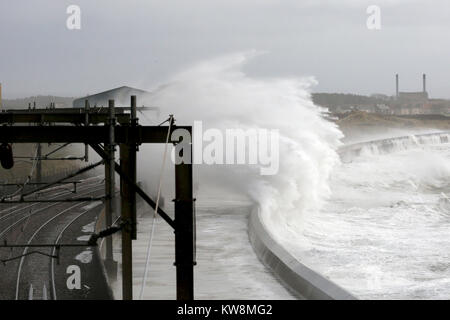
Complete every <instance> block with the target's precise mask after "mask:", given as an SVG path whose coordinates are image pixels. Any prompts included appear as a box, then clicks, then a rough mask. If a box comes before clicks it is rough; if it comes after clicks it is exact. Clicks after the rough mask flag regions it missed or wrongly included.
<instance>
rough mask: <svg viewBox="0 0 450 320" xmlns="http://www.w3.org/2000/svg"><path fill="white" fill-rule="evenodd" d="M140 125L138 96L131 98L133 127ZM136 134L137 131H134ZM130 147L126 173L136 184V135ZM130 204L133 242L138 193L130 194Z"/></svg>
mask: <svg viewBox="0 0 450 320" xmlns="http://www.w3.org/2000/svg"><path fill="white" fill-rule="evenodd" d="M137 125H138V118H137V103H136V96H131V126H132V127H134V128H136V127H137ZM134 132H135V131H134ZM129 139H130V141H129V145H130V152H129V157H130V159H129V161H130V170H129V171H126V172H127V175H128V176H129V177H130V178H131V180H132V182H133V183H134V184H136V180H137V173H136V168H137V155H136V152H137V151H138V150H137V148H138V146H137V145H136V137H135V136H134V135H131V136H129ZM130 203H131V223H132V226H131V227H132V229H131V238H132V239H133V240H136V239H137V227H136V225H137V218H136V211H137V209H136V192H134V190H133V191H131V192H130Z"/></svg>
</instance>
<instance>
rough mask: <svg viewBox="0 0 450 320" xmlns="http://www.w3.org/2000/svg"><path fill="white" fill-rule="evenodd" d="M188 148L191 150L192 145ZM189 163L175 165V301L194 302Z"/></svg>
mask: <svg viewBox="0 0 450 320" xmlns="http://www.w3.org/2000/svg"><path fill="white" fill-rule="evenodd" d="M190 148H191V149H192V145H190ZM191 155H192V151H191ZM191 160H192V159H191ZM191 163H192V161H190V164H185V163H182V164H178V165H175V266H176V268H177V300H194V265H195V261H194V199H193V191H192V190H193V187H192V164H191Z"/></svg>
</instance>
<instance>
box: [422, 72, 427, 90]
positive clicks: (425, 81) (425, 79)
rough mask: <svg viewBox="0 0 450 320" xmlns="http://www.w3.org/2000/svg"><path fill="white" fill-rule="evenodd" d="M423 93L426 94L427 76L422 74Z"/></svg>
mask: <svg viewBox="0 0 450 320" xmlns="http://www.w3.org/2000/svg"><path fill="white" fill-rule="evenodd" d="M423 92H424V93H425V92H427V75H426V74H425V73H424V74H423Z"/></svg>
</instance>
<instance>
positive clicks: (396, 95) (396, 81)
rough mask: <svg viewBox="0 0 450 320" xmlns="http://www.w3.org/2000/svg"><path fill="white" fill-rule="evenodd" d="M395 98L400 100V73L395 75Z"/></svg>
mask: <svg viewBox="0 0 450 320" xmlns="http://www.w3.org/2000/svg"><path fill="white" fill-rule="evenodd" d="M395 97H396V98H398V73H397V74H396V75H395Z"/></svg>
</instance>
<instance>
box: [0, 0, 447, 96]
mask: <svg viewBox="0 0 450 320" xmlns="http://www.w3.org/2000/svg"><path fill="white" fill-rule="evenodd" d="M71 4H76V5H78V6H80V8H81V30H68V29H67V28H66V19H67V17H68V15H67V14H66V8H67V7H68V6H69V5H71ZM373 4H374V5H378V6H380V8H381V27H382V28H381V30H376V31H375V30H368V29H367V27H366V20H367V18H368V16H369V15H368V14H367V13H366V9H367V7H368V6H369V5H373ZM449 34H450V1H448V0H428V1H425V0H422V1H416V0H390V1H388V0H371V1H365V0H339V1H338V0H285V1H283V0H239V1H238V0H226V1H222V0H161V1H159V0H122V1H118V0H114V1H112V0H108V1H107V0H95V1H92V0H71V1H65V0H39V1H35V0H19V1H18V0H1V2H0V45H1V47H0V82H2V84H3V94H4V97H5V98H16V97H24V96H29V95H36V94H45V95H47V94H50V95H65V96H82V95H85V94H88V93H94V92H98V91H100V90H104V89H109V88H112V87H116V86H120V85H130V86H136V87H140V88H144V89H145V88H149V87H152V86H154V85H155V84H157V83H162V82H164V80H165V79H167V78H168V77H169V76H170V75H171V74H173V73H175V72H178V71H180V70H182V69H184V68H185V67H188V66H190V65H191V64H192V63H193V62H198V61H201V60H204V59H209V58H213V57H215V56H218V55H223V54H226V53H230V52H236V51H246V50H252V49H256V50H261V51H266V52H267V53H266V54H264V55H260V56H258V57H257V58H255V59H254V60H252V61H251V62H250V64H249V65H247V66H246V72H247V73H249V74H251V75H254V76H314V77H316V79H317V80H318V82H319V84H318V85H317V86H316V87H315V88H314V91H316V92H352V93H360V94H370V93H385V94H393V93H394V91H395V87H394V82H395V81H394V74H395V73H399V74H400V89H401V90H404V91H414V90H417V91H419V90H421V86H422V84H421V75H422V73H427V75H428V91H429V93H430V95H431V97H434V98H438V97H442V98H450V81H449V75H450V63H449V59H450V41H449V40H450V37H449Z"/></svg>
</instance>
